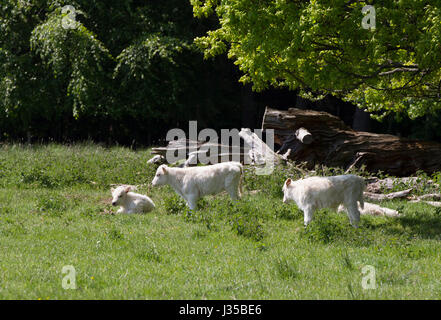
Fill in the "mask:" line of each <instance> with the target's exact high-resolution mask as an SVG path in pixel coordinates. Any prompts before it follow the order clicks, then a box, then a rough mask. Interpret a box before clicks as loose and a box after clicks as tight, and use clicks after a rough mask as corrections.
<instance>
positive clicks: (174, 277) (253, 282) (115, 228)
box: [0, 143, 441, 300]
mask: <svg viewBox="0 0 441 320" xmlns="http://www.w3.org/2000/svg"><path fill="white" fill-rule="evenodd" d="M150 158H151V155H150V151H149V149H144V150H131V149H129V148H124V147H118V146H116V147H111V148H104V147H102V146H99V145H96V144H87V143H86V144H76V145H59V144H49V145H35V146H26V145H14V144H5V145H1V147H0V299H43V300H46V299H439V298H441V270H440V269H441V257H440V251H441V250H440V249H441V237H440V235H441V210H440V209H439V208H435V207H431V206H429V205H427V204H423V203H408V202H406V201H402V200H393V201H383V202H382V203H381V204H382V205H383V206H387V207H389V208H393V209H397V210H399V211H400V212H401V213H402V216H401V217H399V218H387V217H372V216H362V218H361V223H360V227H359V228H358V229H355V228H352V227H351V226H350V224H349V221H348V218H347V216H346V215H344V214H339V213H337V212H333V211H331V210H321V211H319V212H317V213H316V216H315V219H314V221H313V222H312V223H311V224H310V225H309V226H308V228H306V229H305V228H304V227H303V214H302V212H301V211H299V210H298V209H297V208H296V206H295V205H294V204H290V205H287V204H284V203H282V190H281V188H282V185H283V182H284V180H285V179H286V178H287V177H291V178H294V179H297V178H299V177H300V173H299V171H298V170H296V169H295V167H289V166H288V167H283V166H282V167H278V168H277V169H276V170H275V172H274V173H273V174H272V175H270V176H257V175H255V174H254V170H253V169H252V168H247V169H246V170H245V183H244V190H245V195H244V196H243V198H242V199H241V201H239V202H237V203H235V202H233V201H231V200H230V198H229V197H228V196H227V195H226V194H220V195H218V196H210V197H206V198H204V199H202V200H201V201H200V202H199V208H200V209H199V210H197V211H195V212H191V211H189V210H188V209H187V208H186V207H185V204H184V202H183V201H182V200H181V199H180V198H179V197H178V196H177V195H176V194H175V193H174V191H173V190H172V189H171V188H170V187H168V186H167V187H160V188H152V187H151V186H150V182H151V180H152V178H153V176H154V173H155V171H156V167H155V166H149V165H147V164H146V162H147V160H148V159H150ZM316 173H317V174H318V175H332V174H340V173H342V171H341V170H340V169H333V168H322V167H317V168H316ZM359 174H361V175H364V176H367V173H365V172H363V171H361V172H359ZM440 176H441V175H440V174H437V175H434V176H432V178H434V179H437V181H438V182H439V177H440ZM420 177H421V180H422V181H423V183H422V184H421V185H422V187H421V189H419V190H415V193H424V192H426V191H428V190H426V189H425V188H426V187H424V186H425V184H424V181H426V180H427V179H429V178H430V177H429V176H427V175H424V174H420ZM112 184H132V185H138V186H139V188H138V192H140V193H143V194H147V195H148V196H150V197H151V198H152V199H153V201H154V202H155V203H156V206H157V208H156V209H155V210H154V211H152V212H150V213H147V214H142V215H116V214H114V213H115V212H116V210H117V209H118V208H116V207H112V205H111V203H110V200H111V194H110V187H111V185H112ZM407 187H408V186H405V185H402V186H397V190H399V189H405V188H407ZM427 188H428V189H429V188H430V187H429V186H428V185H427ZM67 265H70V266H73V267H74V268H75V271H76V277H75V279H76V289H63V286H62V281H63V278H64V277H65V276H66V274H64V273H63V272H62V268H63V266H67ZM365 266H373V267H374V268H375V280H376V288H375V289H363V287H362V280H363V277H364V276H365V275H364V274H363V273H362V270H363V268H364V267H365Z"/></svg>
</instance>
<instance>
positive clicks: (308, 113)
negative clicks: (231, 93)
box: [262, 107, 441, 177]
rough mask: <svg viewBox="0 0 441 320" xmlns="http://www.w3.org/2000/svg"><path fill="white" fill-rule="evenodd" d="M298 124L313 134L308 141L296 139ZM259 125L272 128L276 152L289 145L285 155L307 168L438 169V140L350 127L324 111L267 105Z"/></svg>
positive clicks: (405, 172)
mask: <svg viewBox="0 0 441 320" xmlns="http://www.w3.org/2000/svg"><path fill="white" fill-rule="evenodd" d="M300 128H304V129H305V130H307V131H308V132H309V133H310V134H311V136H312V137H313V138H314V139H313V140H312V141H311V142H310V143H309V144H307V143H303V142H302V141H301V140H299V139H297V137H296V131H297V130H299V129H300ZM262 129H274V133H275V137H274V142H275V143H276V144H278V145H279V146H280V149H279V151H280V152H279V153H284V152H285V151H286V150H288V149H291V153H290V155H289V159H291V160H295V161H298V162H302V161H306V162H307V164H308V169H312V168H314V167H315V165H317V164H323V165H326V166H329V167H341V168H344V169H349V168H354V167H355V168H360V167H361V166H365V167H366V170H368V171H369V172H378V171H380V170H381V171H383V172H385V173H389V174H391V175H394V176H400V177H402V176H409V175H412V174H413V173H415V172H416V171H418V170H423V171H425V172H427V173H433V172H435V171H439V170H441V161H440V160H439V159H441V144H438V143H434V142H427V141H418V140H410V139H404V138H400V137H397V136H393V135H388V134H376V133H369V132H361V131H354V130H352V129H351V128H349V127H348V126H347V125H345V124H344V123H343V121H341V120H340V119H339V118H338V117H335V116H333V115H331V114H329V113H326V112H319V111H312V110H300V109H295V108H291V109H289V110H286V111H282V110H276V109H271V108H268V107H267V108H266V110H265V114H264V117H263V122H262Z"/></svg>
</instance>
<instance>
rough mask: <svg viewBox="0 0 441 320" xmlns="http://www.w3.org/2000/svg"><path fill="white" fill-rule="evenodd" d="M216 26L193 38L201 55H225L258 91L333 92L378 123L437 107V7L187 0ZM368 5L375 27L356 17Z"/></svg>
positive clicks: (440, 61) (440, 70) (352, 0)
mask: <svg viewBox="0 0 441 320" xmlns="http://www.w3.org/2000/svg"><path fill="white" fill-rule="evenodd" d="M191 4H192V6H193V12H194V15H195V16H197V17H200V18H203V17H208V16H210V15H215V16H216V17H217V18H218V20H219V28H214V29H212V30H210V31H208V32H207V34H206V35H205V36H202V37H199V38H197V39H196V43H197V45H198V46H199V47H200V48H202V49H203V50H204V53H205V57H210V56H215V55H218V54H221V53H225V52H227V53H228V57H229V58H231V59H233V60H234V63H235V64H236V65H237V66H238V67H239V68H240V70H241V71H242V72H243V76H242V78H241V81H243V82H250V83H252V85H253V88H254V89H255V90H257V91H259V90H264V89H266V88H268V87H270V86H273V87H288V88H291V89H299V90H300V92H301V94H302V95H303V96H305V97H308V98H318V97H322V96H323V95H325V94H332V95H334V96H337V97H340V98H342V99H344V100H346V101H350V102H353V103H355V104H356V105H357V106H358V107H360V108H363V109H366V110H368V111H370V112H372V114H373V115H374V116H376V117H378V118H381V117H382V116H384V115H386V114H388V113H392V112H395V113H401V112H403V113H407V114H408V115H409V117H411V118H416V117H419V116H422V115H425V114H430V113H431V112H433V111H435V110H437V109H440V108H441V3H440V2H439V1H436V0H434V1H414V0H386V1H381V2H379V3H378V4H377V3H375V4H374V3H373V2H369V1H356V0H311V1H301V0H275V1H269V0H258V1H255V0H191ZM372 4H373V5H374V8H375V16H376V19H375V20H376V25H375V29H372V28H370V29H364V28H363V27H362V20H363V18H364V16H365V14H364V13H363V12H362V9H363V7H365V6H366V5H372Z"/></svg>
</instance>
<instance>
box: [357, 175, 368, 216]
mask: <svg viewBox="0 0 441 320" xmlns="http://www.w3.org/2000/svg"><path fill="white" fill-rule="evenodd" d="M361 179H362V181H361V188H360V195H359V197H358V202H360V207H361V209H364V199H363V191H364V189H365V188H366V182H365V180H364V179H363V178H361Z"/></svg>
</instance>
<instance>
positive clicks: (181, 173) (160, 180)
mask: <svg viewBox="0 0 441 320" xmlns="http://www.w3.org/2000/svg"><path fill="white" fill-rule="evenodd" d="M242 174H243V168H242V165H241V164H240V163H239V162H222V163H218V164H213V165H209V166H202V167H189V168H170V167H168V166H166V165H162V166H159V168H158V170H157V171H156V175H155V177H154V178H153V181H152V185H153V186H162V185H166V184H168V185H170V186H171V187H172V188H173V189H174V190H175V191H176V193H177V194H179V195H180V196H181V197H182V198H184V200H185V201H186V202H187V205H188V206H189V207H190V209H192V210H193V209H196V205H197V202H198V200H199V198H201V197H203V196H205V195H209V194H216V193H219V192H222V191H224V190H226V191H227V192H228V194H229V195H230V197H231V198H232V199H233V200H236V199H238V198H240V196H241V192H242V188H241V180H242Z"/></svg>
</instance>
